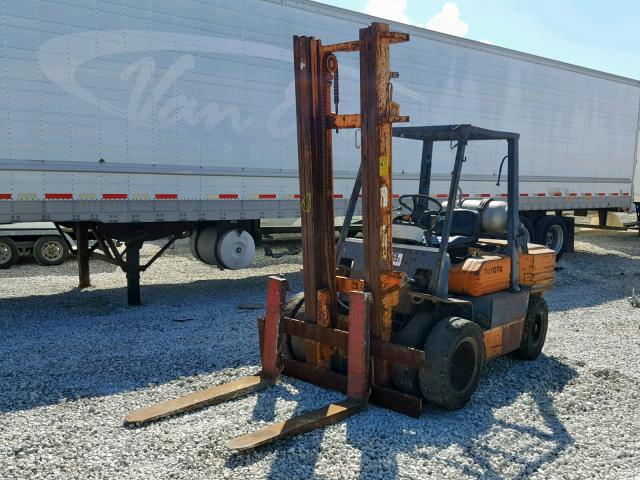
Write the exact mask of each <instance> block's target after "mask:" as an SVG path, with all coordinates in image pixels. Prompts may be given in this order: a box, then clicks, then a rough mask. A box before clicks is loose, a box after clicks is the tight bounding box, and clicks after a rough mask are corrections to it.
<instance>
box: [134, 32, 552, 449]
mask: <svg viewBox="0 0 640 480" xmlns="http://www.w3.org/2000/svg"><path fill="white" fill-rule="evenodd" d="M408 40H409V36H408V35H406V34H403V33H395V32H390V31H389V26H388V25H386V24H381V23H374V24H372V25H371V26H369V27H367V28H363V29H361V30H360V36H359V39H358V40H355V41H351V42H345V43H340V44H332V45H323V44H322V42H321V41H319V40H317V39H315V38H311V37H295V38H294V41H293V50H294V74H295V85H296V111H297V126H298V153H299V168H300V207H301V216H302V251H303V276H304V292H302V293H301V294H298V295H295V296H293V297H292V298H290V299H289V301H288V302H287V299H286V292H287V288H288V285H287V281H286V280H285V279H284V278H281V277H270V278H269V280H268V288H267V305H266V315H265V317H264V318H260V319H258V328H259V332H260V351H261V357H262V370H261V372H260V373H258V374H256V375H251V376H248V377H242V378H240V379H238V380H235V381H233V382H230V383H226V384H222V385H217V386H213V387H211V388H208V389H206V390H204V391H200V392H195V393H192V394H190V395H187V396H185V397H181V398H178V399H174V400H169V401H167V402H164V403H161V404H158V405H154V406H151V407H148V408H144V409H141V410H138V411H136V412H133V413H131V414H130V415H128V416H127V417H126V419H125V422H126V423H129V424H134V425H141V424H144V423H146V422H150V421H153V420H158V419H161V418H164V417H168V416H172V415H176V414H179V413H182V412H187V411H192V410H194V409H196V408H201V407H205V406H208V405H212V404H216V403H220V402H223V401H227V400H230V399H232V398H236V397H238V396H241V395H246V394H249V393H252V392H255V391H257V390H259V389H262V388H266V387H268V386H270V385H273V384H274V383H275V382H277V381H278V378H279V377H280V375H281V374H284V375H288V376H291V377H295V378H299V379H302V380H305V381H307V382H310V383H314V384H316V385H320V386H322V387H325V388H330V389H335V390H340V391H343V392H345V393H346V398H345V399H344V400H342V401H340V402H336V403H332V404H330V405H327V406H325V407H322V408H319V409H317V410H314V411H311V412H307V413H304V414H302V415H299V416H297V417H294V418H292V419H289V420H286V421H284V422H280V423H275V424H272V425H269V426H268V427H266V428H263V429H260V430H257V431H254V432H251V433H248V434H245V435H242V436H239V437H236V438H234V439H232V440H230V441H229V442H228V443H227V446H228V447H229V448H230V449H232V450H236V451H238V450H247V449H251V448H255V447H257V446H260V445H263V444H266V443H270V442H273V441H275V440H278V439H281V438H284V437H288V436H292V435H296V434H300V433H303V432H306V431H309V430H312V429H314V428H318V427H321V426H325V425H329V424H331V423H335V422H337V421H340V420H342V419H344V418H345V417H347V416H349V415H352V414H355V413H357V412H359V411H361V410H362V409H364V408H366V406H367V405H368V403H369V402H371V403H374V404H377V405H380V406H382V407H386V408H389V409H392V410H395V411H398V412H402V413H404V414H407V415H411V416H416V417H417V416H419V415H420V413H421V412H422V409H423V401H426V402H429V403H431V404H434V405H437V406H440V407H444V408H447V409H456V408H461V407H462V406H464V405H465V403H466V402H467V401H468V400H469V398H470V397H471V395H472V394H473V392H474V390H475V389H476V386H477V384H478V379H479V375H480V370H481V369H482V367H483V365H484V364H485V362H486V361H487V360H490V359H492V358H496V357H498V356H501V355H505V354H507V353H511V352H513V353H515V354H516V355H517V356H519V357H522V358H525V359H534V358H536V356H537V355H538V354H539V353H540V350H541V349H542V346H543V344H544V340H545V335H546V330H547V315H548V312H547V305H546V303H545V301H544V299H543V295H544V293H545V292H546V291H547V290H548V289H549V288H551V286H552V285H553V282H554V266H555V253H554V252H553V251H551V250H548V249H546V248H544V247H542V246H539V245H532V244H527V243H526V240H525V238H526V237H525V234H524V230H523V228H522V226H521V224H520V220H519V218H518V198H519V194H518V137H519V136H518V134H516V133H508V132H495V131H491V130H486V129H481V128H477V127H473V126H471V125H447V126H436V127H402V128H395V129H393V128H392V124H393V123H396V122H407V121H409V119H408V117H405V116H402V115H400V109H399V106H398V104H396V103H395V102H393V99H392V94H393V88H392V79H393V78H397V77H398V74H397V73H395V72H391V71H390V70H389V49H390V45H391V44H394V43H399V42H405V41H408ZM347 52H359V55H360V98H361V108H360V113H357V114H338V108H337V103H338V95H337V90H338V88H339V87H338V85H337V82H338V69H339V66H338V59H337V54H339V53H340V54H341V53H347ZM332 93H333V95H332ZM340 129H361V136H362V147H361V166H360V172H359V174H358V176H357V179H356V182H355V185H354V189H353V193H352V196H351V199H350V202H349V207H348V212H347V215H346V218H345V223H344V225H343V228H342V232H341V235H340V239H339V241H338V244H337V245H336V242H335V237H334V231H335V230H334V211H333V203H334V200H333V199H334V195H333V165H332V163H333V162H332V148H331V145H332V134H333V131H334V130H340ZM394 136H395V137H398V138H400V139H404V140H396V141H408V140H412V141H422V142H423V152H422V153H423V154H422V168H421V176H420V184H419V185H418V189H417V191H418V193H417V194H415V195H404V196H401V197H400V198H399V199H398V201H399V205H400V209H401V211H400V212H398V211H397V207H396V206H395V203H394V200H395V197H394V195H393V189H392V165H393V162H392V140H393V137H394ZM475 141H494V142H496V141H501V142H506V147H507V155H506V158H507V160H508V162H507V170H508V173H507V175H508V196H507V202H506V204H504V205H501V204H494V205H489V204H488V203H487V202H485V203H484V204H483V203H482V202H479V203H477V204H474V205H475V207H474V208H471V207H469V208H465V207H464V201H462V199H461V198H460V196H459V195H458V187H459V182H460V177H461V172H462V167H463V164H464V162H465V149H466V147H467V144H468V143H469V142H475ZM434 142H450V144H451V145H452V147H454V149H455V150H456V154H455V159H454V161H453V168H452V176H451V184H450V188H449V195H448V199H447V201H446V202H443V203H440V201H439V200H437V199H436V198H434V197H432V196H430V195H429V184H430V171H431V156H432V152H433V144H434ZM470 161H472V160H470ZM360 199H361V200H360ZM360 201H361V204H362V206H361V208H362V218H363V231H362V238H347V237H348V232H349V230H350V222H351V218H352V217H353V214H354V212H355V210H356V208H357V205H358V202H360ZM488 212H489V213H491V215H488ZM398 213H399V214H398ZM496 214H498V216H497V217H496ZM496 218H499V219H500V218H501V220H500V221H499V222H498V223H500V222H502V230H503V232H499V231H498V230H500V229H499V228H498V229H496ZM489 223H490V224H491V228H490V229H487V228H486V227H487V226H488V224H489ZM487 230H490V234H487V235H485V233H486V231H487ZM496 233H497V234H496ZM500 233H503V234H504V235H501V234H500ZM501 237H504V238H501Z"/></svg>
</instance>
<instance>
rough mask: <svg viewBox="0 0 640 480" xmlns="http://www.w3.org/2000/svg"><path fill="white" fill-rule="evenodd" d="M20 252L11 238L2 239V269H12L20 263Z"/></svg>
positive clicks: (0, 267)
mask: <svg viewBox="0 0 640 480" xmlns="http://www.w3.org/2000/svg"><path fill="white" fill-rule="evenodd" d="M19 256H20V252H19V251H18V247H17V246H16V243H15V242H14V241H13V240H11V239H10V238H9V237H0V269H5V268H11V267H12V266H14V265H15V264H16V263H17V262H18V257H19Z"/></svg>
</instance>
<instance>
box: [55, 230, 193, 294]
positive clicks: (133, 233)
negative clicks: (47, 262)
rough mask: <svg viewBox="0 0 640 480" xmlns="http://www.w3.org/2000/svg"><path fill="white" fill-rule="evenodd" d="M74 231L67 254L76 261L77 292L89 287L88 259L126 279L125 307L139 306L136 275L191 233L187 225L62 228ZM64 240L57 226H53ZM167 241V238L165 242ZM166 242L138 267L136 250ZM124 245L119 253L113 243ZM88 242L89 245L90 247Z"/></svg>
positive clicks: (137, 251) (118, 248) (138, 289)
mask: <svg viewBox="0 0 640 480" xmlns="http://www.w3.org/2000/svg"><path fill="white" fill-rule="evenodd" d="M66 226H67V227H71V228H73V230H74V235H75V237H76V238H75V240H76V246H75V248H73V247H72V245H70V244H68V245H67V246H68V248H69V250H70V251H71V252H72V253H74V254H75V255H76V257H77V259H78V288H79V289H83V288H87V287H90V286H91V276H90V268H89V259H90V258H91V257H93V258H96V259H99V260H102V261H104V262H107V263H110V264H112V265H116V266H118V267H120V268H121V269H122V270H123V271H124V272H125V274H126V277H127V303H128V304H129V306H138V305H141V298H140V273H142V272H144V271H145V270H146V269H147V268H149V267H150V266H151V265H152V264H153V263H154V262H155V261H156V260H157V259H158V258H160V256H161V255H162V254H163V253H164V252H166V251H167V249H168V248H169V247H171V245H173V243H174V242H175V241H176V240H177V239H178V238H183V237H185V236H186V235H187V234H188V232H190V230H191V229H192V224H191V223H190V222H175V223H147V224H103V223H88V222H76V223H74V224H71V225H66ZM56 227H57V228H58V230H59V231H60V235H61V236H62V238H63V239H66V237H65V236H64V234H63V233H62V230H61V228H60V226H59V225H56ZM167 237H168V238H167ZM160 238H167V241H166V243H165V244H164V245H163V246H162V248H160V250H159V251H158V252H157V253H156V254H155V255H154V256H153V257H152V258H151V259H150V260H148V261H147V263H145V264H144V265H140V250H141V249H142V246H143V245H144V242H145V241H150V240H157V239H160ZM119 241H121V242H124V244H125V248H124V249H122V248H121V247H120V246H119V244H118V243H117V242H119ZM90 242H91V243H90Z"/></svg>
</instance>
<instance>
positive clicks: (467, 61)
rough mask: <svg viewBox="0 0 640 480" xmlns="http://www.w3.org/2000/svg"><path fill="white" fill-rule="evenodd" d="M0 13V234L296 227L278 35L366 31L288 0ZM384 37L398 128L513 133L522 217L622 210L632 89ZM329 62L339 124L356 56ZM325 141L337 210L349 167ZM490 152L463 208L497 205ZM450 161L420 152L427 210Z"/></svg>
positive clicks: (633, 119)
mask: <svg viewBox="0 0 640 480" xmlns="http://www.w3.org/2000/svg"><path fill="white" fill-rule="evenodd" d="M4 5H5V6H6V8H4V10H3V11H2V12H0V23H1V25H2V28H3V31H4V32H5V34H4V35H3V36H2V38H1V39H0V42H1V43H0V222H17V221H40V220H44V221H46V220H54V221H74V220H93V221H104V222H130V221H173V220H204V219H209V220H217V219H229V220H231V219H244V218H286V217H296V216H297V213H298V200H297V199H296V195H297V194H298V179H297V147H296V133H295V111H294V92H293V72H292V69H293V66H292V63H291V62H292V53H291V43H292V36H293V35H295V34H303V35H315V36H317V37H319V38H322V40H323V41H324V42H325V43H329V42H340V41H345V40H350V39H355V38H357V31H358V28H360V27H362V26H363V25H366V24H367V23H369V22H370V21H372V20H374V19H372V18H371V17H367V16H365V15H360V14H356V13H353V12H347V11H345V10H340V9H335V8H332V7H328V6H324V5H319V4H316V3H312V2H307V1H295V2H294V1H288V0H284V1H270V0H241V1H235V2H228V1H223V0H211V1H206V2H204V1H196V0H185V1H181V2H171V1H162V2H147V1H142V0H140V1H131V2H126V3H124V2H113V1H106V0H104V1H102V0H72V1H69V2H67V3H65V4H61V3H59V2H55V1H49V0H41V1H40V2H22V1H18V0H5V2H4ZM394 28H396V29H398V30H402V31H407V32H409V33H411V35H412V38H411V42H409V43H408V44H403V45H399V46H394V47H393V49H392V68H393V69H394V70H397V71H399V72H400V79H398V80H397V81H395V82H394V99H395V100H396V101H398V102H399V103H400V105H401V111H402V113H403V114H408V115H410V116H411V125H434V124H456V123H472V124H476V125H478V126H482V127H486V128H491V129H496V130H508V131H516V132H519V133H520V134H521V143H520V149H521V150H520V161H521V167H520V172H521V186H520V190H521V192H522V193H523V197H522V199H521V203H522V208H523V209H559V208H567V209H568V208H604V207H623V208H627V207H629V206H630V204H631V195H632V178H633V175H634V165H635V150H636V143H637V138H638V121H639V115H638V110H639V105H640V82H638V81H636V80H629V79H624V78H621V77H616V76H613V75H607V74H603V73H599V72H595V71H591V70H587V69H583V68H579V67H574V66H570V65H566V64H562V63H560V62H554V61H551V60H545V59H541V58H538V57H533V56H530V55H525V54H519V53H517V52H512V51H509V50H506V49H502V48H498V47H494V46H489V45H484V44H479V43H477V42H472V41H468V40H464V39H458V38H454V37H449V36H446V35H441V34H437V33H433V32H429V31H426V30H423V29H418V28H415V27H410V26H406V25H395V26H394ZM340 61H341V66H340V90H341V98H340V112H342V113H347V112H356V111H358V110H359V97H358V63H357V56H356V55H341V57H340ZM335 137H336V139H335V141H334V146H335V159H334V164H335V169H336V183H335V193H336V197H337V198H336V206H337V211H338V213H339V211H340V210H341V209H342V208H343V207H344V206H345V204H346V200H345V198H346V197H347V196H348V195H349V193H350V190H351V184H352V182H353V178H354V175H355V172H356V169H357V165H358V162H359V155H360V152H359V151H358V150H357V149H356V148H355V146H354V143H356V142H357V138H355V136H354V132H349V131H343V132H341V133H340V134H338V135H336V136H335ZM420 148H421V146H420V145H419V144H418V143H417V142H412V141H408V140H398V141H396V145H395V151H394V157H395V158H394V177H395V179H396V183H395V190H396V193H399V194H401V193H412V192H415V191H416V190H417V179H418V174H419V160H420ZM505 153H506V151H505V149H503V148H502V146H500V148H499V146H498V145H495V144H492V143H485V144H480V145H472V146H470V148H469V149H468V154H467V157H468V161H467V163H466V164H465V168H464V176H463V181H462V188H463V190H464V191H465V193H467V194H469V195H470V196H487V195H495V196H500V195H501V194H504V193H505V192H506V188H505V187H504V186H496V185H495V183H496V178H497V173H498V166H499V163H500V160H501V158H502V157H503V156H504V154H505ZM451 160H452V153H451V151H450V150H449V148H448V146H447V145H441V146H438V148H436V150H435V153H434V161H435V163H434V167H433V174H434V175H433V179H434V183H433V185H432V193H433V194H434V195H436V196H437V195H438V194H444V193H445V192H446V191H447V188H448V182H447V179H448V173H449V171H450V168H451Z"/></svg>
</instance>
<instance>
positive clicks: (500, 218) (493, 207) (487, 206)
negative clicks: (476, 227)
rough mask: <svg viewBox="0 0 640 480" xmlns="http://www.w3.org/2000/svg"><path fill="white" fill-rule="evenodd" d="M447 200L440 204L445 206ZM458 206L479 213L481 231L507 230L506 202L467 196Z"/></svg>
mask: <svg viewBox="0 0 640 480" xmlns="http://www.w3.org/2000/svg"><path fill="white" fill-rule="evenodd" d="M446 205H447V202H444V203H443V204H442V206H443V208H446ZM458 208H466V209H467V210H475V211H477V212H478V213H480V230H481V231H482V233H487V234H491V235H502V234H504V233H506V232H507V202H503V201H502V200H494V199H493V198H482V199H476V198H468V199H466V200H463V201H462V203H461V204H460V206H459V207H458Z"/></svg>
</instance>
